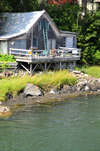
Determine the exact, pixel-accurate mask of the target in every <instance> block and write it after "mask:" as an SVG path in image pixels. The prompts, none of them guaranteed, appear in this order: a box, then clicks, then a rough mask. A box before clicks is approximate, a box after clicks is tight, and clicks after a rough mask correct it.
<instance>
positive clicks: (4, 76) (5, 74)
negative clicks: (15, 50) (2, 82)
mask: <svg viewBox="0 0 100 151" xmlns="http://www.w3.org/2000/svg"><path fill="white" fill-rule="evenodd" d="M5 76H6V66H4V77H5Z"/></svg>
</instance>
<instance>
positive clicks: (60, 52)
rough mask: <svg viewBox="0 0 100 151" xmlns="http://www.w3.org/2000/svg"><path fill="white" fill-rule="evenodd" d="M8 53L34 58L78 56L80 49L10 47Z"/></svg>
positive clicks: (23, 57)
mask: <svg viewBox="0 0 100 151" xmlns="http://www.w3.org/2000/svg"><path fill="white" fill-rule="evenodd" d="M9 54H10V55H14V56H15V58H16V59H30V60H31V59H34V58H39V57H41V58H43V57H80V55H81V49H78V48H66V47H60V48H59V49H55V50H34V51H32V50H26V49H14V48H10V51H9Z"/></svg>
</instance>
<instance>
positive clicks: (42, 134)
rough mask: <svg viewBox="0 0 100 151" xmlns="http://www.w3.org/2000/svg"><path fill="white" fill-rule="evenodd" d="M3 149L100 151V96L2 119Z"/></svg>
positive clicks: (37, 108)
mask: <svg viewBox="0 0 100 151" xmlns="http://www.w3.org/2000/svg"><path fill="white" fill-rule="evenodd" d="M0 151H100V95H98V96H88V97H85V98H84V97H80V98H76V99H73V100H66V102H64V103H63V104H58V105H53V106H41V107H36V108H33V109H31V110H29V111H25V112H18V113H16V114H14V115H12V117H10V118H4V119H2V118H0Z"/></svg>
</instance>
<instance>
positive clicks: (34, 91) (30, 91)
mask: <svg viewBox="0 0 100 151" xmlns="http://www.w3.org/2000/svg"><path fill="white" fill-rule="evenodd" d="M23 94H24V97H27V96H43V95H44V93H43V91H42V90H41V89H40V88H38V87H37V86H35V85H33V84H30V83H28V84H27V85H26V88H25V89H24V92H23Z"/></svg>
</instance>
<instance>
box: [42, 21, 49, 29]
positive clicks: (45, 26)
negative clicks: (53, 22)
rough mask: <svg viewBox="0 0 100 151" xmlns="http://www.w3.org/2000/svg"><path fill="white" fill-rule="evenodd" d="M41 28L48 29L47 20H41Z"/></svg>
mask: <svg viewBox="0 0 100 151" xmlns="http://www.w3.org/2000/svg"><path fill="white" fill-rule="evenodd" d="M42 28H44V29H47V30H49V21H42Z"/></svg>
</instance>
